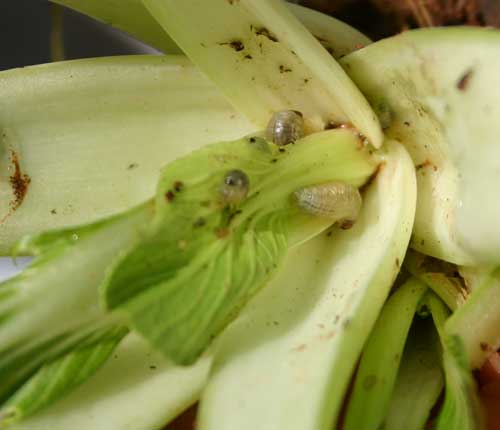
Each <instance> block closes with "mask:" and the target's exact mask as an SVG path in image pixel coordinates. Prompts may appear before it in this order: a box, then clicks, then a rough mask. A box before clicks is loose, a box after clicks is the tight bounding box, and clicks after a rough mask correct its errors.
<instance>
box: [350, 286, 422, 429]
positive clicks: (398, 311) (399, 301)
mask: <svg viewBox="0 0 500 430" xmlns="http://www.w3.org/2000/svg"><path fill="white" fill-rule="evenodd" d="M426 291H427V286H426V285H425V284H424V283H422V282H421V281H419V280H417V279H415V278H411V279H410V280H409V281H407V282H406V283H405V284H403V285H402V286H401V287H399V288H398V290H397V291H396V292H395V293H394V294H393V295H391V296H390V297H389V300H388V301H387V303H386V304H385V305H384V308H383V309H382V312H381V313H380V316H379V318H378V320H377V322H376V324H375V326H374V327H373V330H372V332H371V333H370V337H369V338H368V341H367V343H366V344H365V346H364V348H363V355H362V357H361V361H360V364H359V368H358V370H357V372H356V380H355V383H354V388H353V391H352V394H351V396H350V398H349V403H348V406H347V413H346V417H345V421H344V428H345V429H346V430H372V429H377V428H380V427H381V425H382V423H383V421H384V418H385V416H386V414H387V412H388V410H389V405H390V400H391V397H392V394H393V391H394V387H395V385H396V377H397V374H398V369H399V365H400V362H401V357H402V355H403V349H404V346H405V343H406V338H407V337H408V332H409V331H410V326H411V324H412V321H413V317H414V315H415V313H416V311H417V308H418V306H419V304H420V301H421V300H422V297H423V296H424V294H425V292H426Z"/></svg>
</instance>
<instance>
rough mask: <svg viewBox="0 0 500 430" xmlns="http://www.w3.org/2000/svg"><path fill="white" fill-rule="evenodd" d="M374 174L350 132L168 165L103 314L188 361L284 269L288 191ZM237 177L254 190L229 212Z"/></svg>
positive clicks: (234, 148) (233, 148)
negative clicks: (231, 179)
mask: <svg viewBox="0 0 500 430" xmlns="http://www.w3.org/2000/svg"><path fill="white" fill-rule="evenodd" d="M283 151H284V152H283ZM375 168H376V161H375V159H374V158H373V157H371V156H370V154H369V151H368V150H367V149H366V148H362V147H360V146H359V139H358V137H357V135H356V134H355V133H353V132H352V131H345V130H331V131H325V132H323V133H319V134H315V135H311V136H309V137H306V138H304V139H302V140H301V141H298V142H297V143H296V144H295V145H290V146H289V147H287V148H286V149H285V150H283V148H278V147H277V146H276V145H273V144H270V143H267V142H266V141H265V140H263V139H261V138H258V137H249V138H245V139H241V140H238V141H234V142H223V143H219V144H214V145H210V146H207V147H205V148H203V149H201V150H199V151H196V152H194V153H192V154H190V155H189V156H187V157H185V158H182V159H179V160H177V161H175V162H173V163H171V164H170V165H169V166H167V168H166V169H165V170H164V172H163V174H162V177H161V179H160V182H159V185H158V191H157V197H156V207H155V213H156V216H155V219H154V220H153V222H152V224H151V228H150V229H149V231H148V233H147V236H146V237H145V238H144V239H143V240H142V241H141V243H140V244H138V245H137V246H136V247H135V249H133V250H132V251H131V252H130V253H128V254H127V255H126V256H124V258H123V259H121V260H120V261H119V262H118V263H117V264H116V265H114V267H113V268H112V270H111V271H110V276H109V277H108V278H107V279H106V281H105V282H104V284H103V286H102V293H103V298H104V301H105V304H106V307H107V308H108V309H109V310H114V311H117V312H118V313H125V314H126V315H127V317H128V318H130V320H131V323H132V326H133V327H134V328H135V329H136V330H138V331H139V332H140V333H141V334H143V335H144V336H145V337H146V338H147V339H148V340H150V341H151V342H152V343H153V344H154V345H155V346H156V347H157V348H158V349H160V350H162V351H163V352H164V353H165V355H166V356H168V357H171V358H172V359H174V360H175V361H177V362H180V363H184V364H185V363H192V362H193V361H194V360H195V359H196V358H197V357H198V356H199V355H200V353H201V352H202V351H203V350H204V349H205V348H206V346H207V345H208V344H209V343H210V341H211V340H212V339H213V337H214V336H216V335H217V334H218V333H219V332H220V331H221V330H222V328H224V327H225V326H226V325H227V323H228V322H229V321H230V320H232V319H233V318H234V317H235V316H236V314H237V313H238V311H239V309H240V308H241V307H242V306H243V305H244V304H245V303H246V301H247V300H248V299H249V298H250V297H252V296H253V295H254V294H255V293H256V292H257V291H258V290H259V289H260V288H261V287H262V285H263V284H264V283H265V282H266V281H267V280H268V279H269V278H270V277H271V276H272V274H273V273H274V272H275V271H276V269H277V268H278V267H279V266H280V264H281V261H282V260H283V257H284V255H285V253H286V250H287V247H288V246H289V245H291V243H290V242H289V234H288V231H289V229H288V225H289V224H290V220H293V219H294V217H295V216H300V213H299V209H298V207H297V206H296V205H295V204H294V203H293V201H292V199H291V196H292V193H293V192H294V191H295V190H297V189H298V188H300V187H304V186H307V185H314V184H317V183H323V182H332V181H342V182H345V183H349V184H351V185H354V186H356V187H358V186H361V185H362V184H363V183H365V182H366V180H367V179H368V178H369V176H370V175H371V174H372V173H373V172H374V170H375ZM234 170H238V171H241V172H244V174H245V175H246V176H247V178H248V182H249V184H250V185H249V191H248V196H247V198H246V200H244V201H242V202H241V203H239V204H229V205H228V204H227V203H226V202H225V201H224V199H223V195H222V194H221V192H220V189H221V187H222V186H223V184H224V177H225V175H226V174H227V173H228V171H234ZM314 218H316V217H314ZM335 221H336V220H335V219H333V220H332V219H326V218H325V219H322V218H318V219H315V220H314V223H309V224H307V226H306V227H307V228H305V229H303V231H302V232H301V231H300V229H299V230H296V231H295V236H294V237H295V240H296V241H302V240H304V238H309V237H310V236H311V235H315V234H318V233H319V232H321V231H322V230H324V229H325V228H327V227H328V226H330V225H331V224H332V223H333V222H335ZM296 227H297V226H296ZM311 227H312V228H313V230H312V231H311ZM300 233H302V237H300V236H301V234H300Z"/></svg>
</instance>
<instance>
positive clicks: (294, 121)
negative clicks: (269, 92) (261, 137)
mask: <svg viewBox="0 0 500 430" xmlns="http://www.w3.org/2000/svg"><path fill="white" fill-rule="evenodd" d="M302 136H304V118H303V117H302V114H301V113H300V112H297V111H294V110H284V111H280V112H276V113H275V114H274V115H273V116H272V118H271V120H270V121H269V123H268V125H267V129H266V138H267V139H268V140H270V141H272V142H274V143H275V144H276V145H278V146H284V145H288V144H290V143H294V142H295V141H296V140H298V139H300V138H301V137H302Z"/></svg>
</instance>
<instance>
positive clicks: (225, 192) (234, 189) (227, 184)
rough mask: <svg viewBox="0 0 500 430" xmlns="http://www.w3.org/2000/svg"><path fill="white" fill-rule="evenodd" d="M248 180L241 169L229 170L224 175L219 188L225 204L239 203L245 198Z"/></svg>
mask: <svg viewBox="0 0 500 430" xmlns="http://www.w3.org/2000/svg"><path fill="white" fill-rule="evenodd" d="M249 186H250V181H249V179H248V176H247V175H246V173H245V172H243V171H241V170H230V171H229V172H227V173H226V175H225V176H224V182H223V184H222V186H221V188H220V194H221V197H222V199H223V201H224V203H227V204H239V203H241V202H242V201H243V200H245V198H246V196H247V194H248V189H249Z"/></svg>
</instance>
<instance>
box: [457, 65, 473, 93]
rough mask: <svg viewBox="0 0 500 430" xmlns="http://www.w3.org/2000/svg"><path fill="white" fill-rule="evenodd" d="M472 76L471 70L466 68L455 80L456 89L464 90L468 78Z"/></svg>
mask: <svg viewBox="0 0 500 430" xmlns="http://www.w3.org/2000/svg"><path fill="white" fill-rule="evenodd" d="M471 77H472V70H471V69H469V70H467V71H466V72H465V73H464V74H463V75H462V77H461V78H460V79H459V80H458V82H457V89H458V90H460V91H466V90H467V88H468V87H469V83H470V79H471Z"/></svg>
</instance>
